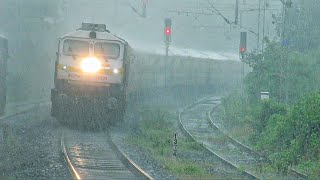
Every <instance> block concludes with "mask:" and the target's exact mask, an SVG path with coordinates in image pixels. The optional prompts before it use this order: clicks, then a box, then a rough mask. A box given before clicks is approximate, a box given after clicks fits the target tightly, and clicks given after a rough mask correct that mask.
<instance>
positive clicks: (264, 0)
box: [262, 0, 266, 54]
mask: <svg viewBox="0 0 320 180" xmlns="http://www.w3.org/2000/svg"><path fill="white" fill-rule="evenodd" d="M265 25H266V0H263V25H262V26H263V27H262V54H263V53H264V36H265Z"/></svg>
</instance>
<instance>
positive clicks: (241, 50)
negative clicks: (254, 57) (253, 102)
mask: <svg viewBox="0 0 320 180" xmlns="http://www.w3.org/2000/svg"><path fill="white" fill-rule="evenodd" d="M246 51H247V32H240V47H239V56H240V60H241V61H242V67H241V94H243V80H244V59H245V53H246Z"/></svg>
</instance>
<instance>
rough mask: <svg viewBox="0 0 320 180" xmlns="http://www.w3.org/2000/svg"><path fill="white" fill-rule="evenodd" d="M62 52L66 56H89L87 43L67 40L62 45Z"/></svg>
mask: <svg viewBox="0 0 320 180" xmlns="http://www.w3.org/2000/svg"><path fill="white" fill-rule="evenodd" d="M63 52H64V54H66V55H80V56H87V55H89V42H87V41H79V40H72V39H67V40H65V41H64V43H63Z"/></svg>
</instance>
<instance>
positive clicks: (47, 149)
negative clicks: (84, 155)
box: [0, 107, 72, 179]
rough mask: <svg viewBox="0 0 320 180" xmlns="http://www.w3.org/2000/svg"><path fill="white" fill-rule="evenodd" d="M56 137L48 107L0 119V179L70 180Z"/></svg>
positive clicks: (56, 129) (56, 133)
mask: <svg viewBox="0 0 320 180" xmlns="http://www.w3.org/2000/svg"><path fill="white" fill-rule="evenodd" d="M60 134H61V133H60V126H59V124H58V122H57V121H55V120H54V119H52V118H50V114H49V107H42V108H38V109H35V110H33V111H31V112H28V113H25V114H21V115H18V116H15V117H12V118H9V119H5V120H1V121H0V159H1V161H0V179H72V177H71V176H70V172H69V170H68V168H67V167H66V164H65V162H64V159H63V157H62V155H61V149H60V142H59V140H60Z"/></svg>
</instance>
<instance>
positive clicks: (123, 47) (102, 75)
mask: <svg viewBox="0 0 320 180" xmlns="http://www.w3.org/2000/svg"><path fill="white" fill-rule="evenodd" d="M56 55H57V58H56V61H55V71H54V87H53V88H52V89H51V102H52V106H51V115H52V116H53V117H55V118H56V119H58V120H59V121H60V122H62V123H63V124H69V125H72V126H75V125H77V126H78V127H79V126H80V127H81V128H86V129H95V128H101V127H103V128H105V127H109V126H112V125H115V124H116V123H118V122H122V121H123V118H124V114H125V109H126V105H127V96H128V95H127V89H128V84H129V83H128V81H129V74H130V73H129V72H130V62H131V61H132V60H133V58H134V53H133V49H132V48H131V46H130V45H129V44H128V42H127V41H125V40H124V39H122V38H120V37H118V36H116V35H114V34H111V32H110V31H109V30H107V28H106V25H105V24H94V23H82V25H81V27H80V28H79V29H77V30H76V31H74V32H71V33H68V34H66V35H64V36H62V37H61V38H59V43H58V51H57V53H56Z"/></svg>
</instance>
